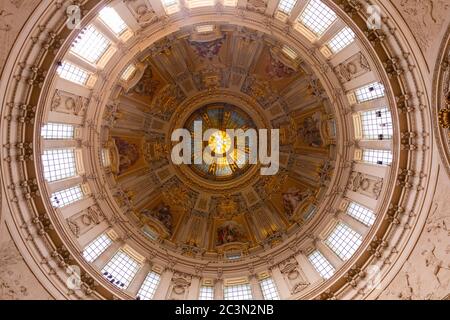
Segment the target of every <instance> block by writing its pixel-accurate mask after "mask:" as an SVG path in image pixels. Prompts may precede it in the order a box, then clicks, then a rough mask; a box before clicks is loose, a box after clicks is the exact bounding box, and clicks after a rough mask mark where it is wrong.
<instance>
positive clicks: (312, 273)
mask: <svg viewBox="0 0 450 320" xmlns="http://www.w3.org/2000/svg"><path fill="white" fill-rule="evenodd" d="M295 259H296V260H297V262H298V265H299V267H300V269H302V271H303V273H304V274H305V276H306V280H308V282H309V283H311V284H312V283H314V282H317V281H321V280H322V278H321V277H320V275H319V274H318V273H317V271H316V269H314V267H313V266H312V264H311V263H310V262H309V260H308V258H307V257H306V256H305V255H304V254H302V253H300V254H299V255H297V256H296V257H295Z"/></svg>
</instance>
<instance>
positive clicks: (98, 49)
mask: <svg viewBox="0 0 450 320" xmlns="http://www.w3.org/2000/svg"><path fill="white" fill-rule="evenodd" d="M109 45H110V42H109V40H108V39H106V38H105V36H103V34H101V33H100V32H99V31H97V29H95V28H94V27H93V26H88V27H87V28H85V29H84V30H82V31H81V32H80V35H79V36H78V38H77V39H76V40H75V41H74V43H73V44H72V49H71V51H72V52H73V53H75V54H77V55H79V56H80V57H81V58H83V59H86V60H87V61H89V62H90V63H97V62H98V60H100V58H101V57H102V55H103V54H104V53H105V52H106V50H107V49H108V47H109Z"/></svg>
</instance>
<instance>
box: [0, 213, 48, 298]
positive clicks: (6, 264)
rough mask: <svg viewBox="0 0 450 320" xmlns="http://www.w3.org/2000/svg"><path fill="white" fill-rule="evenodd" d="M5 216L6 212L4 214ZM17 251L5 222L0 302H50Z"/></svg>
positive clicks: (0, 234)
mask: <svg viewBox="0 0 450 320" xmlns="http://www.w3.org/2000/svg"><path fill="white" fill-rule="evenodd" d="M2 214H4V212H3V213H2ZM49 299H52V297H51V296H50V295H49V294H48V293H47V291H46V290H45V289H44V288H43V287H42V285H41V284H40V283H39V282H38V281H37V280H36V278H35V277H34V275H33V273H32V272H31V271H30V269H29V268H28V266H27V264H26V263H25V261H24V260H23V258H22V256H21V255H20V253H19V250H17V247H16V245H15V244H14V242H13V240H12V239H11V236H10V234H9V232H8V230H7V227H6V224H5V223H4V222H2V223H1V225H0V300H49Z"/></svg>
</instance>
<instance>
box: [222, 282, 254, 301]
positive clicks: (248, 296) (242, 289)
mask: <svg viewBox="0 0 450 320" xmlns="http://www.w3.org/2000/svg"><path fill="white" fill-rule="evenodd" d="M224 299H225V300H252V299H253V296H252V289H251V287H250V285H249V284H238V285H234V286H226V287H225V290H224Z"/></svg>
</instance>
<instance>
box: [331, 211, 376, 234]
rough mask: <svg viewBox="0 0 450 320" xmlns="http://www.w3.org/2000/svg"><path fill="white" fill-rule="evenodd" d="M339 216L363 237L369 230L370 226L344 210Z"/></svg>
mask: <svg viewBox="0 0 450 320" xmlns="http://www.w3.org/2000/svg"><path fill="white" fill-rule="evenodd" d="M338 218H339V219H340V220H341V221H342V222H344V223H345V224H346V225H348V226H349V227H350V228H352V229H353V230H355V231H356V232H358V233H359V234H360V235H362V236H363V237H364V236H365V235H366V234H367V231H369V227H367V226H366V225H365V224H363V223H361V222H360V221H358V220H356V219H355V218H353V217H351V216H349V215H348V214H346V213H344V212H341V213H339V215H338Z"/></svg>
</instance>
